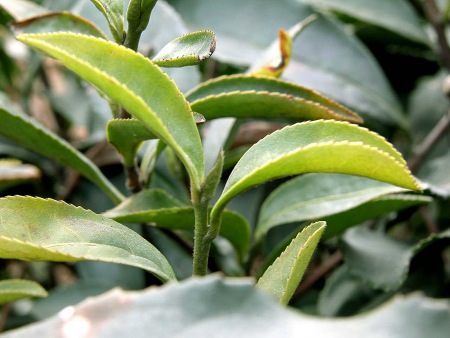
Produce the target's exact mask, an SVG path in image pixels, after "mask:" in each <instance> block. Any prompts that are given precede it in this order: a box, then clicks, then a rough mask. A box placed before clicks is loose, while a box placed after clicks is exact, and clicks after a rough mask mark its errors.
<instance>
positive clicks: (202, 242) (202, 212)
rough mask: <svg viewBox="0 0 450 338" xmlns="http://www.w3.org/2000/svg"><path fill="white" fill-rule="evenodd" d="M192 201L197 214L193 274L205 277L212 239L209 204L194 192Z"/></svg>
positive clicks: (198, 193)
mask: <svg viewBox="0 0 450 338" xmlns="http://www.w3.org/2000/svg"><path fill="white" fill-rule="evenodd" d="M194 190H195V188H194V189H193V193H192V195H193V196H192V201H193V206H194V214H195V231H194V266H193V271H192V274H193V275H194V276H205V275H206V272H207V270H208V257H209V250H210V249H211V243H212V239H210V238H209V237H208V236H207V234H208V203H205V201H202V198H201V193H200V192H198V191H197V192H196V191H194Z"/></svg>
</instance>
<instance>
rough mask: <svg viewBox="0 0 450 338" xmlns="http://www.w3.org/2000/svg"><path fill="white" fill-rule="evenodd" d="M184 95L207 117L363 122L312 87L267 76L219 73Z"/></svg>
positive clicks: (196, 109)
mask: <svg viewBox="0 0 450 338" xmlns="http://www.w3.org/2000/svg"><path fill="white" fill-rule="evenodd" d="M186 95H187V99H188V100H189V101H190V102H191V106H192V109H193V110H195V111H196V112H199V113H201V114H202V115H204V116H205V118H206V119H207V120H209V119H214V118H219V117H228V116H232V117H241V118H246V117H264V118H283V117H290V118H298V119H320V118H328V119H336V120H347V121H351V122H355V123H361V122H362V119H361V118H360V117H359V116H358V115H357V114H355V113H354V112H352V111H351V110H349V109H347V108H345V107H344V106H342V105H340V104H339V103H337V102H335V101H333V100H331V99H329V98H327V97H325V96H323V95H321V94H320V93H318V92H316V91H314V90H312V89H309V88H306V87H303V86H299V85H296V84H293V83H290V82H287V81H283V80H279V79H276V78H273V77H267V76H250V75H231V76H222V77H218V78H215V79H212V80H209V81H206V82H204V83H202V84H201V85H199V86H197V87H196V88H194V89H192V90H191V91H190V92H188V93H187V94H186Z"/></svg>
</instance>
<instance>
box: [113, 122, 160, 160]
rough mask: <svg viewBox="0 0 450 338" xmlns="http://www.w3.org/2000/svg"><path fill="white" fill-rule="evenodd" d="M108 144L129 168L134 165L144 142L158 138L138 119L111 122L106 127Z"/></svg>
mask: <svg viewBox="0 0 450 338" xmlns="http://www.w3.org/2000/svg"><path fill="white" fill-rule="evenodd" d="M106 135H107V137H108V142H109V143H111V144H112V145H113V146H114V147H115V148H116V149H117V151H118V152H119V153H120V154H122V156H123V160H124V164H125V166H126V167H127V168H130V167H132V166H133V165H134V158H135V155H136V152H137V151H138V150H139V147H140V145H141V144H142V142H144V141H146V140H150V139H155V138H157V137H156V135H155V134H153V133H152V132H151V131H150V130H148V128H147V127H146V126H145V124H144V123H143V122H142V121H140V120H136V119H126V120H110V121H109V122H108V124H107V126H106Z"/></svg>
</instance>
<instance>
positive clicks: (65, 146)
mask: <svg viewBox="0 0 450 338" xmlns="http://www.w3.org/2000/svg"><path fill="white" fill-rule="evenodd" d="M0 121H1V123H2V127H1V128H0V135H3V136H6V137H8V138H9V139H11V140H13V141H15V142H17V143H18V144H20V145H22V146H23V147H25V148H28V149H30V150H33V151H35V152H37V153H39V154H41V155H44V156H46V157H48V158H51V159H53V160H55V161H57V162H59V163H61V164H63V165H66V166H68V167H71V168H72V169H75V170H77V171H78V172H79V173H80V174H81V175H83V176H84V177H86V178H87V179H89V180H90V181H92V182H93V183H95V184H96V185H97V186H99V187H100V188H101V189H102V190H103V191H104V192H105V193H106V194H108V196H109V197H110V198H111V199H112V200H113V201H114V202H115V203H118V202H119V201H120V200H122V198H123V196H122V194H121V193H120V192H119V191H118V190H117V188H116V187H115V186H114V185H113V184H112V183H111V182H110V181H109V180H108V179H107V178H106V177H105V176H104V175H103V174H102V172H101V171H100V169H99V168H98V167H97V166H96V165H95V164H94V163H92V161H90V160H89V159H88V158H87V157H86V156H84V155H83V154H82V153H80V152H79V151H78V150H76V149H75V148H74V147H73V146H72V145H70V144H69V143H68V142H67V141H65V140H63V139H62V138H60V137H58V136H57V135H55V134H53V133H52V132H51V131H50V130H48V129H46V128H44V127H43V126H42V125H41V124H39V123H38V122H37V121H35V120H33V119H32V118H30V117H28V116H25V115H22V114H18V113H12V112H9V111H6V110H4V109H1V108H0Z"/></svg>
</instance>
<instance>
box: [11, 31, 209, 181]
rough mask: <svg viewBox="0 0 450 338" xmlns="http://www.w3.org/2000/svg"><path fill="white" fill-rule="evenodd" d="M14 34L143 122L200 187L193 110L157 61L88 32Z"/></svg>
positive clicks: (200, 157)
mask: <svg viewBox="0 0 450 338" xmlns="http://www.w3.org/2000/svg"><path fill="white" fill-rule="evenodd" d="M17 38H18V39H19V40H20V41H22V42H24V43H26V44H28V45H30V46H32V47H35V48H37V49H39V50H41V51H43V52H44V53H47V54H49V55H50V56H52V57H54V58H56V59H58V60H60V61H61V62H62V63H63V64H64V65H65V66H67V67H68V68H69V69H71V70H72V71H74V72H75V73H76V74H78V75H79V76H80V77H82V78H83V79H85V80H86V81H88V82H90V83H92V84H93V85H95V86H96V87H98V88H99V89H100V90H102V91H103V92H105V93H106V94H107V95H108V96H109V97H111V98H112V99H113V100H115V101H116V102H117V103H119V104H121V105H122V106H123V107H124V108H125V109H126V110H127V111H128V112H129V113H131V114H132V115H134V116H135V117H137V118H138V119H140V120H141V121H142V122H144V124H145V125H146V127H147V128H149V130H151V131H152V132H154V133H155V134H156V135H157V136H158V137H159V138H161V139H162V140H163V141H164V142H165V143H166V144H168V145H169V146H170V147H172V148H173V149H174V151H175V153H176V154H177V155H178V156H179V157H180V159H181V161H182V162H183V163H184V165H185V166H186V169H187V171H188V173H189V175H190V177H191V181H192V183H193V185H194V187H196V188H197V189H199V187H200V185H201V182H202V178H203V152H202V145H201V142H200V135H199V133H198V130H197V126H196V124H195V121H194V118H193V114H192V111H191V108H190V106H189V103H188V102H187V101H186V99H185V98H184V96H183V94H182V93H181V92H180V91H179V89H178V88H177V87H176V85H175V83H174V82H173V81H172V80H171V79H170V78H169V77H168V76H167V75H166V74H164V73H163V72H162V71H161V69H160V68H159V67H158V66H156V65H155V64H153V63H152V62H151V61H150V60H149V59H147V58H145V57H144V56H143V55H141V54H139V53H136V52H133V51H132V50H130V49H127V48H124V47H122V46H119V45H116V44H114V43H112V42H108V41H104V40H100V39H97V38H93V37H89V36H83V35H77V34H73V33H50V34H24V35H20V36H18V37H17Z"/></svg>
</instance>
